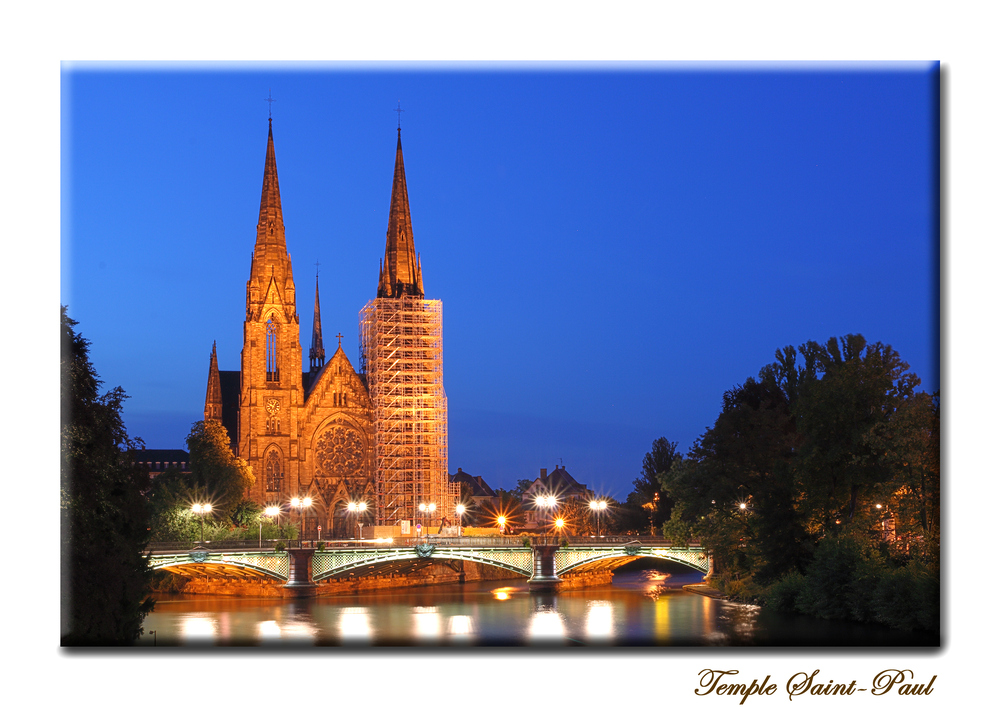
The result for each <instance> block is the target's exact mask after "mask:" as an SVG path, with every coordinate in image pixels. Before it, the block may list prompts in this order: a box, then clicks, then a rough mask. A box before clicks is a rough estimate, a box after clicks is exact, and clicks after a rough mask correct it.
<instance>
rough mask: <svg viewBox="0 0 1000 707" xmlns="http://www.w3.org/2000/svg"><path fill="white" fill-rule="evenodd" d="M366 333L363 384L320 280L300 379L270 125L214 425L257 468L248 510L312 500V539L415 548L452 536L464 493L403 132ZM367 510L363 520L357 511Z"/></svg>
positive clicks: (215, 379) (211, 392)
mask: <svg viewBox="0 0 1000 707" xmlns="http://www.w3.org/2000/svg"><path fill="white" fill-rule="evenodd" d="M360 322H361V323H360V339H361V351H360V360H359V368H360V371H356V370H355V369H354V366H353V365H352V364H351V362H350V360H349V359H348V358H347V355H346V354H345V353H344V350H343V348H342V347H341V346H340V342H339V338H340V337H338V342H337V349H336V351H335V352H334V353H333V355H331V356H330V357H329V359H327V357H326V350H325V348H324V345H323V331H322V323H321V320H320V299H319V275H318V274H317V276H316V289H315V297H314V300H313V319H312V331H311V345H310V347H309V359H308V365H307V366H306V365H304V361H303V356H302V344H301V341H300V337H299V314H298V308H297V306H296V288H295V280H294V277H293V275H292V262H291V258H290V257H289V255H288V249H287V247H286V241H285V226H284V221H283V218H282V210H281V194H280V191H279V189H278V167H277V161H276V159H275V150H274V135H273V130H272V126H271V119H270V118H268V134H267V150H266V153H265V157H264V183H263V186H262V188H261V197H260V212H259V215H258V219H257V234H256V242H255V245H254V251H253V259H252V261H251V264H250V276H249V279H248V280H247V283H246V318H245V320H244V322H243V350H242V354H241V358H240V370H238V371H220V370H219V365H218V358H217V355H216V348H215V345H214V344H213V346H212V354H211V357H210V361H209V375H208V387H207V392H206V395H205V420H218V421H220V422H221V423H222V424H223V425H224V426H225V427H226V430H227V431H228V433H229V438H230V441H231V443H232V446H233V450H234V452H235V453H236V455H237V456H239V457H241V458H242V459H245V460H246V461H247V462H248V463H249V464H250V466H251V467H252V469H253V473H254V476H255V478H256V481H255V485H254V486H253V488H252V489H250V491H249V492H248V496H249V498H250V499H252V500H254V501H256V502H257V503H260V504H261V505H265V506H267V505H279V506H281V507H283V508H286V509H287V508H288V507H289V502H290V501H291V499H292V498H295V497H299V498H309V499H310V501H311V506H310V507H309V510H308V511H307V512H306V516H305V521H304V523H303V525H304V528H305V530H304V537H306V538H316V537H323V538H336V537H353V536H354V531H355V528H356V524H358V523H363V524H364V526H368V532H367V533H366V536H370V537H376V536H383V537H388V536H398V535H401V536H410V535H415V534H416V526H417V525H418V524H419V525H422V526H424V531H425V532H427V531H429V532H448V531H447V530H445V529H446V528H453V527H457V520H458V518H457V515H456V505H457V503H458V489H459V486H458V484H456V483H449V480H448V404H447V398H446V396H445V392H444V377H443V368H442V360H443V343H442V315H441V302H440V300H428V299H424V284H423V275H422V272H421V265H420V259H419V257H418V256H417V254H416V248H415V245H414V240H413V228H412V224H411V221H410V204H409V197H408V195H407V191H406V173H405V171H404V168H403V146H402V136H401V132H400V130H399V129H398V128H397V131H396V163H395V169H394V173H393V178H392V192H391V196H390V202H389V223H388V228H387V231H386V237H385V255H384V258H383V259H382V261H381V263H380V266H379V276H378V282H377V287H376V295H375V298H374V299H373V300H371V301H370V302H368V304H367V305H365V307H364V308H363V309H362V310H361V313H360ZM361 502H364V503H365V504H366V506H367V509H368V510H367V511H366V514H365V515H364V516H363V517H356V515H355V513H353V512H351V511H349V510H348V504H349V503H361Z"/></svg>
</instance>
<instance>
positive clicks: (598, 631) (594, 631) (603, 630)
mask: <svg viewBox="0 0 1000 707" xmlns="http://www.w3.org/2000/svg"><path fill="white" fill-rule="evenodd" d="M613 618H614V609H613V607H612V605H611V602H609V601H591V602H589V603H588V609H587V638H589V639H590V641H591V642H592V643H610V642H611V639H612V638H614V635H615V629H614V620H613Z"/></svg>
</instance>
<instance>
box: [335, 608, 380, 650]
mask: <svg viewBox="0 0 1000 707" xmlns="http://www.w3.org/2000/svg"><path fill="white" fill-rule="evenodd" d="M340 640H341V641H342V642H343V643H345V644H358V643H371V640H372V626H371V621H370V620H369V617H368V609H367V608H365V607H363V606H348V607H345V608H344V609H343V610H341V612H340Z"/></svg>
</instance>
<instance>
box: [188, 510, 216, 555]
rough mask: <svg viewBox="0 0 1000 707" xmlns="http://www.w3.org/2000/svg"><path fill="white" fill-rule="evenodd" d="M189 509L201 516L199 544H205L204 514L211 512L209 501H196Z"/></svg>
mask: <svg viewBox="0 0 1000 707" xmlns="http://www.w3.org/2000/svg"><path fill="white" fill-rule="evenodd" d="M191 511H192V512H194V513H197V514H198V515H199V516H201V544H202V545H204V544H205V514H206V513H211V512H212V504H211V503H196V504H194V505H193V506H191Z"/></svg>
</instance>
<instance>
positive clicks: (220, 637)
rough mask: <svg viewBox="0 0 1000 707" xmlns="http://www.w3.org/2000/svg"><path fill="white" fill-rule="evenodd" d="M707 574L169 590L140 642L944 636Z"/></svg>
mask: <svg viewBox="0 0 1000 707" xmlns="http://www.w3.org/2000/svg"><path fill="white" fill-rule="evenodd" d="M675 567H676V565H674V566H671V569H674V568H675ZM701 577H702V575H701V574H700V573H697V572H687V571H685V570H679V571H676V572H670V571H664V570H657V569H652V570H651V569H645V570H619V571H618V572H616V573H615V577H614V582H613V583H612V584H611V585H604V586H596V587H587V588H584V589H577V590H570V591H565V592H560V593H558V594H554V595H552V594H548V595H546V594H532V593H530V592H529V591H528V585H527V582H526V580H523V579H509V580H494V581H486V582H470V583H467V584H450V585H438V586H431V587H410V588H401V589H394V590H383V591H379V592H368V593H363V594H351V595H341V596H331V597H321V598H312V599H300V600H292V599H262V598H251V597H229V596H226V597H222V596H220V597H209V596H204V595H197V596H196V595H161V596H159V597H158V598H157V604H156V609H155V610H154V611H153V613H151V614H150V615H149V616H147V618H146V621H145V624H144V629H145V634H144V635H143V636H142V638H141V639H140V641H139V645H140V646H148V647H152V646H153V645H154V643H155V644H156V646H184V647H192V648H205V647H210V646H248V645H250V646H261V647H266V648H284V647H303V646H351V647H358V648H361V647H371V646H446V647H465V646H537V647H552V646H604V647H610V646H911V645H914V646H919V645H936V644H937V641H938V638H937V636H930V635H925V634H913V633H908V632H899V631H891V630H888V629H883V628H880V627H874V626H868V625H859V624H842V623H833V622H826V621H820V620H817V619H809V618H806V617H799V616H789V615H787V614H775V613H769V612H767V611H762V610H760V609H759V608H758V607H753V606H747V605H743V604H737V603H732V602H726V601H719V600H716V599H711V598H708V597H705V596H701V595H698V594H694V593H691V592H688V591H685V590H683V589H682V586H683V585H684V584H691V583H695V582H698V581H700V579H701ZM154 632H155V633H154Z"/></svg>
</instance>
